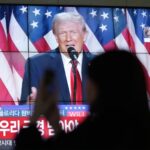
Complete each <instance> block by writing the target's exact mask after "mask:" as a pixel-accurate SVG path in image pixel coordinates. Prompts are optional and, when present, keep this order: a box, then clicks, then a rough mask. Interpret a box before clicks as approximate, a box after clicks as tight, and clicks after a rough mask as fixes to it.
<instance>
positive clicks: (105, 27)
mask: <svg viewBox="0 0 150 150" xmlns="http://www.w3.org/2000/svg"><path fill="white" fill-rule="evenodd" d="M99 28H100V29H101V30H102V32H103V31H107V25H103V24H102V25H101V26H100V27H99Z"/></svg>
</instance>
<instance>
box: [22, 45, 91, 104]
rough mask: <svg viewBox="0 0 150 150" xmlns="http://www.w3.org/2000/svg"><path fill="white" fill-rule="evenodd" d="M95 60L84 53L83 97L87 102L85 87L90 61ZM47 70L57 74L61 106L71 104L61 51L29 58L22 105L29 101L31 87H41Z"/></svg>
mask: <svg viewBox="0 0 150 150" xmlns="http://www.w3.org/2000/svg"><path fill="white" fill-rule="evenodd" d="M92 58H93V56H92V55H91V54H90V53H83V60H82V61H83V63H82V91H83V93H82V95H83V101H86V94H85V87H86V78H87V67H88V64H89V61H90V60H91V59H92ZM46 70H52V71H54V73H55V76H56V81H57V85H58V86H57V89H58V91H59V102H60V104H61V103H62V104H69V103H70V94H69V88H68V84H67V79H66V76H65V71H64V66H63V62H62V58H61V55H60V52H59V49H58V48H57V49H56V50H53V51H49V52H47V53H44V54H39V55H36V56H34V57H31V58H28V60H27V62H26V65H25V74H24V78H23V84H22V94H21V100H20V104H24V103H26V101H27V97H28V95H30V93H31V87H33V86H34V87H36V88H38V87H39V83H40V80H41V79H42V77H43V74H44V72H45V71H46Z"/></svg>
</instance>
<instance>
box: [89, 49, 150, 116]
mask: <svg viewBox="0 0 150 150" xmlns="http://www.w3.org/2000/svg"><path fill="white" fill-rule="evenodd" d="M89 78H90V79H91V80H92V81H93V82H94V83H95V85H96V86H97V88H98V90H99V94H98V96H97V100H96V102H95V103H94V104H93V105H92V106H91V111H94V112H97V113H101V114H102V113H105V112H110V113H111V112H113V113H115V112H116V113H117V112H118V111H119V112H122V113H123V114H126V115H127V114H128V115H129V116H134V117H135V116H137V117H139V116H141V118H143V116H145V114H147V113H148V99H147V93H146V81H145V75H144V71H143V68H142V65H141V63H140V61H139V60H138V58H137V57H136V56H135V55H134V54H131V53H129V52H127V51H124V50H120V51H117V50H116V51H110V52H106V53H103V54H101V55H99V56H97V57H96V58H95V59H93V61H92V62H91V64H90V66H89Z"/></svg>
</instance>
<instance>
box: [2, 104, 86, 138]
mask: <svg viewBox="0 0 150 150" xmlns="http://www.w3.org/2000/svg"><path fill="white" fill-rule="evenodd" d="M33 107H34V106H31V105H20V106H1V107H0V140H13V139H14V137H15V136H16V134H17V133H18V132H19V131H20V129H21V128H27V127H28V126H29V123H30V120H29V117H30V116H31V114H32V110H33ZM58 108H59V112H60V116H61V117H60V121H59V124H60V126H61V127H62V129H63V130H64V131H65V132H70V131H72V130H74V129H75V128H76V127H77V126H78V125H79V124H80V123H81V122H82V121H83V120H84V119H85V118H86V117H87V116H88V114H89V106H88V105H58ZM37 128H38V129H39V131H40V132H41V135H42V136H43V137H44V138H48V137H50V136H53V135H55V131H54V129H53V128H52V126H51V125H50V124H49V122H48V121H47V120H46V119H45V118H43V117H41V118H40V119H39V120H38V121H37Z"/></svg>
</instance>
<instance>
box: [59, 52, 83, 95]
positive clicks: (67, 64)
mask: <svg viewBox="0 0 150 150" xmlns="http://www.w3.org/2000/svg"><path fill="white" fill-rule="evenodd" d="M61 58H62V61H63V66H64V70H65V74H66V79H67V83H68V88H69V93H70V95H71V85H70V71H71V67H72V64H71V58H70V57H68V56H66V55H65V54H63V53H61ZM82 59H83V53H80V54H79V56H78V59H77V61H78V65H77V69H78V71H79V74H80V78H81V81H82ZM58 69H59V68H58Z"/></svg>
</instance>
